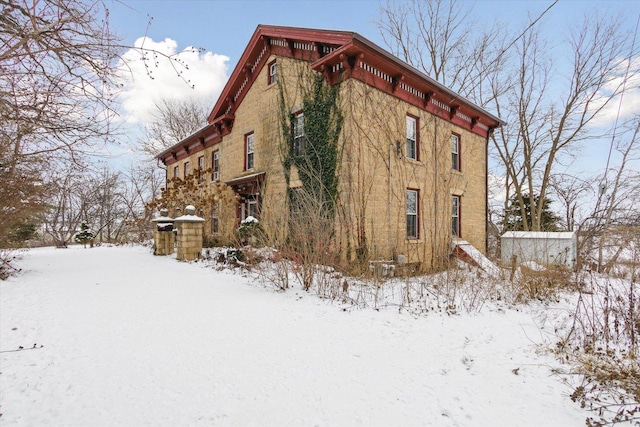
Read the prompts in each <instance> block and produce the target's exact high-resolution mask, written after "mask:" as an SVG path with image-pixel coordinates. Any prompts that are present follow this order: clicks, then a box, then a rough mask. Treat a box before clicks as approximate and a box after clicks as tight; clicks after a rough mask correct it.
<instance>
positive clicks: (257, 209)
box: [158, 25, 502, 270]
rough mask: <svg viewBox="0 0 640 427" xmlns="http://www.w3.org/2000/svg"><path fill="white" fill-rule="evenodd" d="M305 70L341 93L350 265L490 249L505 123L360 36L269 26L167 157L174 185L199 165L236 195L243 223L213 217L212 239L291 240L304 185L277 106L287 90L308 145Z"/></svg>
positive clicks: (342, 218) (344, 228)
mask: <svg viewBox="0 0 640 427" xmlns="http://www.w3.org/2000/svg"><path fill="white" fill-rule="evenodd" d="M304 73H307V74H312V75H321V76H323V77H324V79H325V82H327V83H329V84H330V85H332V86H335V85H339V102H340V109H341V111H342V113H343V115H344V121H343V125H342V129H341V132H340V136H339V139H340V144H341V147H342V155H341V156H340V163H339V164H338V165H337V171H338V172H337V173H338V175H339V184H338V189H337V194H338V201H337V209H336V212H337V215H336V226H335V229H336V233H335V236H336V240H337V244H338V246H339V247H341V248H343V249H344V250H343V251H342V253H343V256H344V258H346V259H348V260H350V259H353V258H355V256H356V253H367V254H368V256H369V257H370V258H371V259H393V260H397V259H399V258H402V259H406V260H407V262H409V263H416V264H418V265H419V266H420V269H422V270H428V269H429V268H430V267H433V266H435V265H436V264H437V263H442V262H443V261H444V260H446V259H447V257H448V255H449V243H450V241H451V238H452V236H453V237H456V238H464V239H465V240H466V241H468V242H469V243H470V244H471V245H473V246H474V247H477V248H478V249H479V250H480V251H481V252H483V253H484V252H485V250H486V234H487V233H486V218H487V142H488V137H489V135H490V134H491V132H492V131H493V129H495V128H496V127H499V126H501V124H502V122H501V121H500V119H498V118H497V117H495V116H493V115H492V114H490V113H488V112H487V111H485V110H483V109H481V108H480V107H478V106H476V105H474V104H472V103H471V102H469V101H467V100H466V99H464V98H462V97H461V96H460V95H458V94H456V93H455V92H453V91H451V90H449V89H447V88H446V87H444V86H442V85H441V84H439V83H437V82H436V81H434V80H433V79H431V78H429V77H428V76H426V75H425V74H423V73H421V72H420V71H418V70H416V69H415V68H413V67H411V66H409V65H408V64H406V63H404V62H402V61H401V60H399V59H398V58H396V57H394V56H393V55H391V54H390V53H388V52H386V51H384V50H383V49H381V48H380V47H378V46H376V45H375V44H373V43H372V42H370V41H369V40H367V39H365V38H363V37H362V36H360V35H358V34H356V33H353V32H348V31H331V30H315V29H304V28H291V27H276V26H265V25H260V26H258V28H257V29H256V31H255V33H254V34H253V36H252V37H251V40H250V41H249V44H248V46H247V48H246V49H245V51H244V53H243V55H242V57H241V58H240V60H239V62H238V64H237V66H236V68H235V69H234V71H233V73H232V74H231V77H230V78H229V81H228V82H227V84H226V86H225V88H224V90H223V91H222V94H221V95H220V97H219V99H218V100H217V102H216V104H215V106H214V107H213V110H212V112H211V114H210V115H209V117H208V125H207V126H205V127H203V128H202V129H200V130H198V131H197V132H195V133H194V134H193V135H191V136H189V137H187V138H185V139H184V140H182V141H180V142H178V143H177V144H175V145H174V146H172V147H170V148H168V149H167V150H165V151H164V152H162V153H160V154H159V156H158V158H159V160H161V161H162V162H163V163H164V164H165V165H166V167H167V181H169V180H171V179H173V178H174V177H177V178H181V179H182V178H184V177H185V173H188V171H194V170H196V169H202V170H207V171H210V173H209V172H207V176H206V178H205V179H204V183H205V184H206V185H210V186H213V185H220V183H223V184H225V185H226V186H228V187H230V188H231V189H232V190H233V192H235V194H236V196H237V197H236V199H235V200H236V201H237V206H236V208H235V209H234V210H232V211H234V212H235V218H226V217H225V218H223V217H220V215H219V214H218V213H216V214H215V217H213V216H214V214H213V213H212V214H211V215H212V218H208V217H207V218H205V220H206V221H207V224H206V225H205V233H206V234H207V235H226V236H232V235H233V232H234V230H235V229H236V228H237V226H238V224H239V223H240V222H241V221H242V220H244V219H246V218H247V217H249V216H253V217H256V218H258V219H259V220H260V224H261V225H262V226H263V227H264V229H265V230H266V231H267V232H269V231H277V232H283V233H284V232H286V231H281V230H285V227H283V225H282V224H286V223H287V221H286V220H283V218H284V217H285V216H286V214H287V212H288V206H287V204H286V200H287V194H288V191H291V190H295V189H296V188H297V187H300V186H302V183H301V181H300V179H299V177H298V175H297V171H296V170H295V168H294V170H293V171H292V173H291V175H290V176H288V175H287V176H286V175H285V168H284V166H283V161H282V146H281V144H282V142H283V137H282V123H281V120H280V118H281V115H280V113H281V111H280V109H281V108H282V102H280V101H281V96H282V95H281V94H282V93H285V96H286V103H287V105H286V109H287V113H288V114H290V115H291V116H292V118H300V121H299V122H298V123H299V126H301V127H300V128H296V131H298V132H300V135H301V136H303V137H305V133H304V130H303V126H304V123H305V120H306V119H305V118H304V117H305V116H304V111H302V102H303V97H302V94H301V90H300V76H301V75H302V74H304ZM289 110H290V111H289ZM168 185H169V184H168ZM283 202H284V203H283Z"/></svg>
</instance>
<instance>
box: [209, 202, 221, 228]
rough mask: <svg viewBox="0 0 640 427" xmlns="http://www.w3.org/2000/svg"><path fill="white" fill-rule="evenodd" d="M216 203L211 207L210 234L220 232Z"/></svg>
mask: <svg viewBox="0 0 640 427" xmlns="http://www.w3.org/2000/svg"><path fill="white" fill-rule="evenodd" d="M218 209H219V207H218V205H217V204H215V205H213V208H212V209H211V234H218V233H220V219H219V218H218Z"/></svg>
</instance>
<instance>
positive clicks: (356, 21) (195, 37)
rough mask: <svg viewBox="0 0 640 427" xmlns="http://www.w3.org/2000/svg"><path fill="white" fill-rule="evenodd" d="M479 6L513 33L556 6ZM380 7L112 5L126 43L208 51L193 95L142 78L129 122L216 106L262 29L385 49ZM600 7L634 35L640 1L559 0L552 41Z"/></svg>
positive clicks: (369, 0) (128, 100)
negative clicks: (171, 109)
mask: <svg viewBox="0 0 640 427" xmlns="http://www.w3.org/2000/svg"><path fill="white" fill-rule="evenodd" d="M472 3H473V10H474V17H475V19H476V20H477V22H479V23H480V25H482V23H487V25H491V24H492V23H493V22H498V23H500V24H501V25H503V26H504V27H505V30H506V31H507V30H509V29H515V28H518V29H520V28H522V24H523V22H525V21H527V19H528V17H537V16H538V15H539V14H540V13H542V12H543V11H544V10H545V9H546V8H547V7H549V6H550V5H551V4H552V3H553V1H552V0H544V1H506V0H505V1H494V0H491V1H490V0H478V1H475V2H472ZM379 5H380V2H379V1H373V0H342V1H334V0H324V1H315V0H297V1H296V0H285V1H245V0H236V1H229V0H224V1H223V0H214V1H206V0H200V1H193V0H182V1H180V0H178V1H173V0H159V1H149V0H125V3H121V2H119V1H117V0H106V6H107V7H108V8H109V9H110V22H111V29H112V30H113V31H115V32H117V33H118V34H120V35H121V36H123V37H124V41H125V42H126V43H129V44H133V43H134V42H135V41H136V40H137V39H138V38H140V37H142V36H145V35H146V36H147V37H149V38H151V39H152V40H153V41H154V42H155V43H156V44H155V45H154V47H156V48H158V49H159V50H164V49H166V52H167V53H168V54H172V53H175V54H178V55H181V54H180V52H181V51H182V50H183V49H185V48H187V47H188V46H195V47H199V48H204V49H205V50H206V53H201V54H200V55H196V56H195V57H194V56H193V55H192V56H191V57H188V56H187V55H186V54H185V55H184V57H183V58H184V59H185V60H186V62H188V63H189V65H190V70H189V71H188V76H189V79H190V80H191V81H192V83H194V84H195V86H196V87H195V89H193V90H191V89H188V87H187V86H186V85H184V84H182V82H180V81H179V79H176V78H175V74H173V73H168V72H164V71H166V70H164V71H163V70H158V72H157V75H156V76H157V78H156V79H155V81H153V82H151V81H148V79H147V78H146V77H145V76H142V77H141V76H138V77H137V79H136V83H135V84H133V85H131V86H130V87H129V88H128V90H127V92H126V93H125V98H124V99H125V104H126V109H127V111H128V114H129V116H127V117H128V119H127V120H128V121H129V122H131V123H132V124H139V125H140V124H142V125H143V124H144V122H145V121H146V120H148V119H149V114H148V111H150V105H152V96H156V97H161V96H171V97H175V98H184V97H190V96H191V97H193V96H195V97H199V98H201V99H205V100H206V101H205V102H208V103H210V104H211V106H213V103H214V102H215V100H216V98H217V96H218V94H219V93H220V91H221V90H222V87H223V85H224V83H225V82H226V79H227V77H228V75H229V74H230V73H231V72H232V71H233V68H234V67H235V65H236V62H237V61H238V59H239V57H240V55H241V54H242V52H243V50H244V48H245V47H246V44H247V42H248V41H249V39H250V37H251V35H252V34H253V32H254V31H255V29H256V27H257V26H258V25H259V24H271V25H285V26H295V27H309V28H326V29H339V30H349V31H355V32H357V33H359V34H360V35H362V36H364V37H366V38H368V39H369V40H371V41H373V42H374V43H376V44H378V45H380V46H381V47H385V45H384V42H383V39H382V36H381V35H380V31H379V30H378V28H377V25H376V20H379V19H380V18H381V13H380V9H379ZM594 9H595V10H596V11H598V12H599V13H606V14H609V15H612V16H617V15H619V16H620V18H621V20H622V21H623V22H624V25H625V26H626V28H627V29H628V30H629V31H631V32H633V29H634V28H635V25H636V20H637V19H638V16H640V2H639V1H631V0H629V1H574V0H560V1H559V2H558V3H557V4H556V5H555V6H553V8H552V9H551V10H550V11H549V12H548V13H547V14H546V15H545V17H544V18H543V19H544V21H543V24H544V28H545V30H546V31H547V32H548V33H547V35H549V36H550V39H551V41H552V42H553V41H555V40H557V41H558V44H561V38H562V37H563V34H562V32H563V31H562V30H564V29H565V27H566V26H567V25H569V24H571V23H572V22H573V21H580V20H581V19H582V17H583V15H584V14H585V13H588V12H592V11H593V10H594ZM554 32H557V34H554ZM169 39H170V40H169ZM638 44H639V45H640V41H639V42H638ZM562 54H563V52H562V51H560V55H562ZM567 54H569V52H567ZM561 59H562V58H556V60H561ZM165 68H166V67H165ZM162 73H164V75H163V74H162ZM592 145H593V144H592ZM606 148H608V142H607V141H604V142H602V143H600V144H597V145H595V146H593V147H592V148H591V149H587V150H586V151H585V153H584V160H586V162H585V161H582V162H581V163H582V165H581V167H583V169H586V170H588V171H589V172H595V171H597V170H599V169H602V168H604V164H602V163H604V162H603V161H601V160H602V157H603V155H604V156H605V157H606ZM587 165H588V166H587Z"/></svg>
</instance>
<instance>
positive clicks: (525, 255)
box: [502, 231, 578, 268]
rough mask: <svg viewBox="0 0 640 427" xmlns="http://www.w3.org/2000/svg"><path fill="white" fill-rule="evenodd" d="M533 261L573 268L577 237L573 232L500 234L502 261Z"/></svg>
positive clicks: (576, 254) (514, 232) (510, 232)
mask: <svg viewBox="0 0 640 427" xmlns="http://www.w3.org/2000/svg"><path fill="white" fill-rule="evenodd" d="M513 256H516V257H517V258H516V263H517V264H521V263H523V262H528V261H535V262H537V263H540V264H543V265H566V266H567V267H571V268H573V267H574V266H575V263H576V260H577V259H578V239H577V236H576V233H574V232H572V231H571V232H560V233H552V232H542V231H537V232H534V231H508V232H506V233H504V234H503V235H502V262H503V263H505V264H507V263H510V262H512V259H513Z"/></svg>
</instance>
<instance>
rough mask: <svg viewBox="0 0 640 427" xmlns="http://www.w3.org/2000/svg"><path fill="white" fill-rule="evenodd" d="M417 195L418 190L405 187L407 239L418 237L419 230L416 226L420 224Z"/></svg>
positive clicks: (418, 194)
mask: <svg viewBox="0 0 640 427" xmlns="http://www.w3.org/2000/svg"><path fill="white" fill-rule="evenodd" d="M419 196H420V193H419V191H418V190H415V189H411V188H407V192H406V211H407V239H418V238H419V237H420V232H419V230H418V227H419V226H420V217H419V206H420V202H419Z"/></svg>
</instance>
